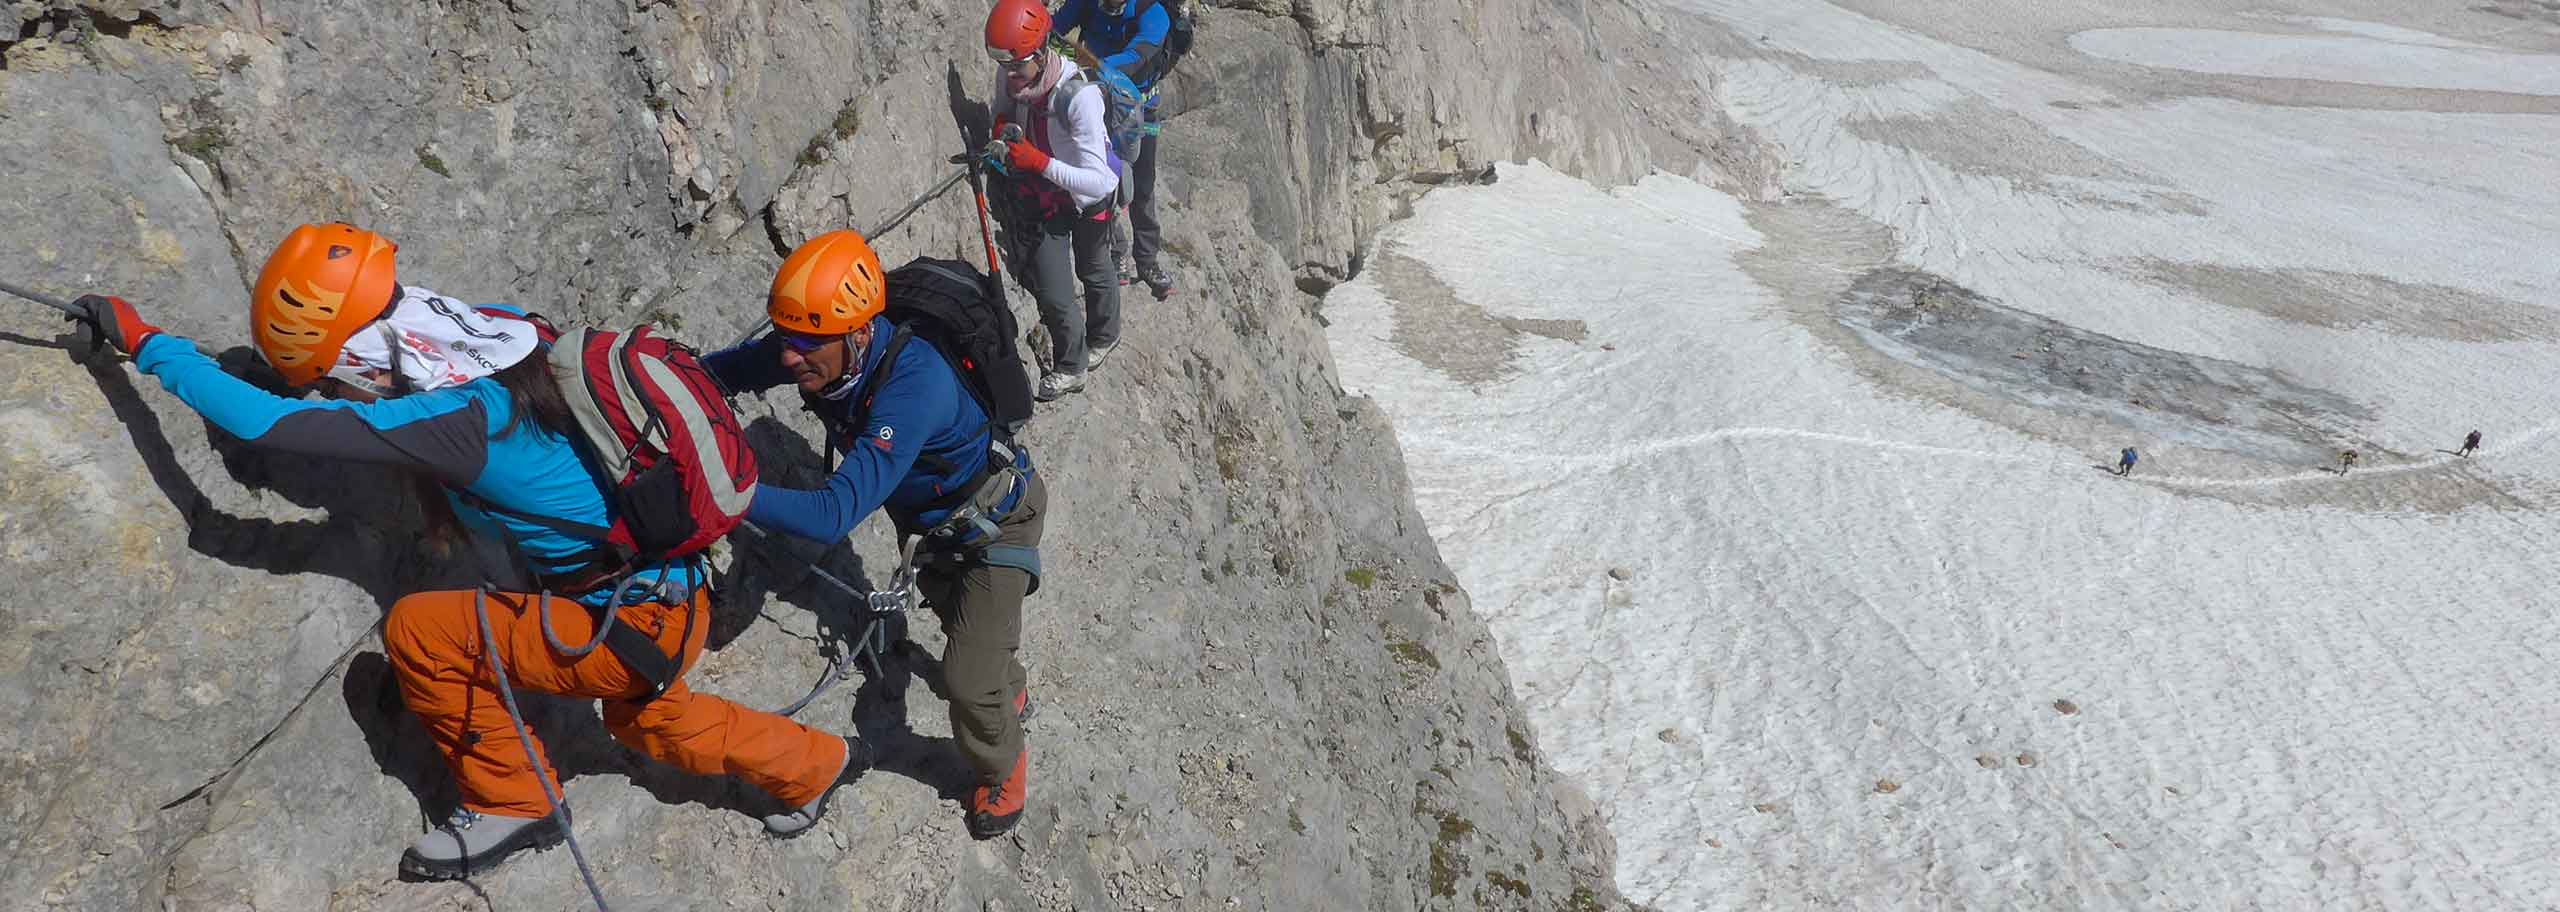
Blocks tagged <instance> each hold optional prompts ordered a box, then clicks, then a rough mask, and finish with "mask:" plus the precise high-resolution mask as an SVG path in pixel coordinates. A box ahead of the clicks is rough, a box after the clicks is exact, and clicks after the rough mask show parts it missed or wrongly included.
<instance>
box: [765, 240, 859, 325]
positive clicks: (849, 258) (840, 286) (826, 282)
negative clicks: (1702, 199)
mask: <svg viewBox="0 0 2560 912" xmlns="http://www.w3.org/2000/svg"><path fill="white" fill-rule="evenodd" d="M888 300H889V289H888V280H887V273H885V272H883V271H882V270H881V269H880V255H879V254H877V253H873V252H872V250H871V244H870V243H869V242H867V241H864V240H863V239H862V235H860V234H857V233H855V232H852V231H843V230H839V231H830V232H827V233H825V234H821V235H818V236H817V237H813V238H810V239H809V241H808V243H805V244H802V245H800V249H798V250H794V251H791V255H790V256H787V257H784V258H783V259H782V268H781V269H778V270H775V271H774V274H773V293H772V294H771V295H770V296H769V297H767V298H766V301H765V315H766V316H768V317H771V318H772V319H773V325H774V326H776V327H779V328H781V329H784V330H787V331H790V332H796V333H807V334H810V335H819V336H832V335H843V334H845V333H850V332H853V331H854V330H857V329H861V328H862V327H864V326H866V325H869V324H870V322H871V318H873V317H877V316H879V315H880V311H881V310H882V309H883V308H886V307H887V306H888Z"/></svg>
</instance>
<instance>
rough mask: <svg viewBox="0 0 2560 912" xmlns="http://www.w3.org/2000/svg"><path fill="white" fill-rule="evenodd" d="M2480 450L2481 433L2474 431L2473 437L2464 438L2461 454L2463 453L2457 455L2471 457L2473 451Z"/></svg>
mask: <svg viewBox="0 0 2560 912" xmlns="http://www.w3.org/2000/svg"><path fill="white" fill-rule="evenodd" d="M2479 448H2480V432H2479V431H2477V430H2474V431H2472V432H2471V436H2468V437H2464V438H2462V452H2461V453H2459V454H2457V455H2461V456H2469V455H2471V453H2472V451H2474V450H2477V449H2479Z"/></svg>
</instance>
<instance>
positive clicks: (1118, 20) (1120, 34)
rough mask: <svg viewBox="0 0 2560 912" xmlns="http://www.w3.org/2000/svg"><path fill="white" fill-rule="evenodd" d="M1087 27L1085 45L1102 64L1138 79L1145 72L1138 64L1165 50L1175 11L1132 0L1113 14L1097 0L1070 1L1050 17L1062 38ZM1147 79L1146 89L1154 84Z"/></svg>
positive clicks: (1055, 32) (1143, 85)
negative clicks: (1126, 6) (1166, 34)
mask: <svg viewBox="0 0 2560 912" xmlns="http://www.w3.org/2000/svg"><path fill="white" fill-rule="evenodd" d="M1078 28H1082V29H1084V46H1085V47H1088V48H1091V49H1093V53H1094V54H1095V55H1097V56H1099V57H1101V58H1102V65H1103V66H1106V67H1110V68H1112V69H1115V70H1119V71H1120V72H1122V73H1124V74H1128V75H1129V76H1131V77H1132V78H1135V77H1136V76H1137V75H1138V74H1139V73H1141V72H1142V70H1141V68H1140V67H1139V66H1138V65H1139V64H1140V63H1144V62H1146V61H1147V60H1148V59H1149V58H1151V57H1153V56H1155V55H1156V54H1158V53H1162V51H1163V49H1164V36H1165V33H1166V32H1169V31H1171V30H1172V29H1173V14H1171V13H1168V12H1165V8H1164V4H1163V3H1160V2H1149V0H1129V6H1128V8H1126V9H1123V10H1121V12H1120V15H1117V16H1114V15H1112V14H1110V13H1106V12H1103V11H1102V8H1101V7H1100V6H1099V5H1097V4H1096V2H1095V0H1067V2H1066V5H1064V6H1060V7H1058V12H1057V13H1056V14H1054V15H1052V16H1050V17H1049V34H1052V35H1056V36H1058V37H1059V38H1061V39H1063V38H1066V37H1067V33H1068V32H1072V31H1075V30H1076V29H1078ZM1154 83H1155V80H1154V79H1153V78H1150V79H1148V80H1147V81H1146V82H1143V83H1139V84H1138V87H1139V88H1141V89H1143V88H1146V87H1148V86H1149V85H1153V84H1154Z"/></svg>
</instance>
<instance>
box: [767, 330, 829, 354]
mask: <svg viewBox="0 0 2560 912" xmlns="http://www.w3.org/2000/svg"><path fill="white" fill-rule="evenodd" d="M774 335H775V336H776V337H779V338H780V339H781V340H782V347H784V348H787V349H790V350H791V353H792V354H795V355H805V354H808V353H810V352H813V351H817V350H818V349H821V348H825V347H827V346H829V345H833V344H835V343H837V342H839V341H842V340H843V339H844V337H843V336H804V335H801V334H799V333H796V332H777V333H774Z"/></svg>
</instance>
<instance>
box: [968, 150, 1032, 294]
mask: <svg viewBox="0 0 2560 912" xmlns="http://www.w3.org/2000/svg"><path fill="white" fill-rule="evenodd" d="M1021 135H1022V128H1021V127H1020V126H1017V125H1014V124H1005V125H1004V136H1003V137H1002V138H1000V139H996V140H993V141H990V142H988V143H987V148H986V151H985V152H984V154H983V157H984V158H994V157H995V156H996V154H997V150H998V147H999V146H1001V145H1003V144H1004V143H1005V142H1007V141H1010V140H1013V139H1015V138H1018V137H1020V136H1021ZM969 189H970V191H972V192H973V193H974V194H975V195H976V196H977V197H978V239H979V240H981V241H983V242H985V243H986V245H987V288H988V291H989V293H990V294H992V295H994V297H995V300H996V305H997V306H999V307H1002V306H1005V300H1004V267H1003V265H1002V264H1000V263H998V262H997V260H996V232H995V228H994V226H993V225H992V224H990V223H989V221H988V219H987V169H986V165H985V163H984V162H982V161H981V160H979V159H970V160H969Z"/></svg>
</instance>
